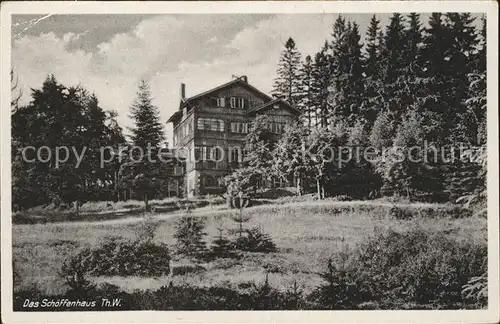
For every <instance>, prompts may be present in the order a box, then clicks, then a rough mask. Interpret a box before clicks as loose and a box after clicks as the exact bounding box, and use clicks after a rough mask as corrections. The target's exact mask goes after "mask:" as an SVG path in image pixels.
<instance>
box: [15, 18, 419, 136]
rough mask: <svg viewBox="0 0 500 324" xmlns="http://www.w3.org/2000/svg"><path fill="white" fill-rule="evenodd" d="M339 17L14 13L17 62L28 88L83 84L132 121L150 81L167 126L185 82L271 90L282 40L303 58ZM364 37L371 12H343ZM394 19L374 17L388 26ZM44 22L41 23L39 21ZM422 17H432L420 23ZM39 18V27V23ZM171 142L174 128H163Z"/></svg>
mask: <svg viewBox="0 0 500 324" xmlns="http://www.w3.org/2000/svg"><path fill="white" fill-rule="evenodd" d="M336 16H337V14H295V15H250V14H245V15H243V14H225V15H221V14H218V15H209V14H204V15H52V16H49V17H44V16H40V15H35V16H33V15H17V16H13V17H12V36H13V40H12V64H13V67H14V69H15V71H16V73H17V74H18V75H19V82H20V84H21V85H22V87H23V88H24V96H23V98H22V103H26V102H28V101H29V100H30V99H31V98H30V96H29V93H30V91H29V88H40V87H41V84H42V82H43V80H44V79H45V77H46V76H47V74H49V73H53V74H54V75H55V76H56V78H57V79H58V80H59V82H61V83H63V84H64V85H66V86H71V85H77V84H81V85H82V86H84V87H85V88H87V89H88V90H90V91H92V92H94V93H95V94H96V95H97V97H98V98H99V101H100V105H101V106H102V107H103V108H104V109H107V110H116V111H117V112H118V114H119V123H120V124H121V125H122V126H123V127H127V126H131V125H132V123H131V121H130V120H129V118H128V117H127V115H128V111H129V107H130V105H131V103H132V101H133V99H134V96H135V92H136V89H137V85H138V83H139V80H140V79H141V78H144V79H146V80H148V81H149V82H150V84H151V90H152V94H153V97H154V104H155V105H156V106H158V107H159V109H160V112H161V119H162V122H163V123H164V124H165V122H166V120H167V119H168V117H169V116H170V115H171V114H172V113H173V112H174V111H175V110H176V109H177V108H178V104H179V87H180V83H181V82H184V83H186V92H187V95H188V96H192V95H194V94H197V93H199V92H202V91H205V90H208V89H209V88H211V87H213V86H217V85H219V84H221V83H225V82H228V81H230V80H231V77H232V75H238V76H241V75H247V76H248V80H249V83H251V84H252V85H254V86H256V87H257V88H259V89H261V90H262V91H264V92H270V90H271V86H272V82H273V79H274V77H275V71H276V65H277V61H278V59H279V55H280V52H281V50H282V49H283V46H284V42H285V41H286V40H287V39H288V37H293V38H294V40H295V42H296V44H297V46H298V49H299V50H300V52H301V53H303V55H304V56H305V55H307V54H311V55H313V54H314V53H315V52H317V51H318V50H319V49H320V47H321V46H322V45H323V44H324V41H325V40H326V39H329V38H330V33H331V28H332V27H331V26H332V23H333V21H334V20H335V18H336ZM344 16H345V17H346V19H348V20H352V21H356V22H357V23H358V24H359V25H360V30H361V33H362V34H363V35H364V34H365V33H366V28H367V25H368V23H369V20H370V18H371V14H357V15H344ZM389 16H390V15H389V14H377V17H378V19H379V20H381V23H382V25H384V26H385V25H387V22H388V21H389ZM40 18H42V19H40ZM422 20H427V18H423V19H422ZM37 21H38V22H37ZM166 130H167V136H168V139H169V141H170V142H171V138H172V137H171V127H170V126H169V127H166Z"/></svg>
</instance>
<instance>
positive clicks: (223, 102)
mask: <svg viewBox="0 0 500 324" xmlns="http://www.w3.org/2000/svg"><path fill="white" fill-rule="evenodd" d="M225 106H226V98H224V97H221V98H217V107H225Z"/></svg>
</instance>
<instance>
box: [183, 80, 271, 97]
mask: <svg viewBox="0 0 500 324" xmlns="http://www.w3.org/2000/svg"><path fill="white" fill-rule="evenodd" d="M237 83H240V84H241V85H243V86H245V87H247V88H248V89H250V90H252V91H254V92H257V93H258V94H259V95H261V96H262V97H264V98H266V99H267V100H272V99H273V98H271V97H270V96H268V95H267V94H265V93H264V92H262V91H260V90H259V89H257V88H256V87H254V86H252V85H250V84H249V83H248V82H246V81H243V79H242V78H237V79H234V80H231V81H229V82H227V83H224V84H223V85H220V86H218V87H215V88H212V89H210V90H208V91H205V92H202V93H199V94H197V95H195V96H192V97H189V98H187V99H186V102H189V101H191V100H193V99H197V98H200V97H203V96H206V95H208V94H210V93H212V92H215V91H218V90H220V89H224V88H226V87H229V86H232V85H234V84H237Z"/></svg>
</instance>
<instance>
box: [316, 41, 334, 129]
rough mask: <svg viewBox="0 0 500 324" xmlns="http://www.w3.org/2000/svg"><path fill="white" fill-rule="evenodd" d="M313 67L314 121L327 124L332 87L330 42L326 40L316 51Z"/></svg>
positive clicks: (321, 124) (317, 123) (318, 123)
mask: <svg viewBox="0 0 500 324" xmlns="http://www.w3.org/2000/svg"><path fill="white" fill-rule="evenodd" d="M313 67H314V68H313V82H312V89H313V91H314V92H313V93H314V97H313V105H314V110H315V114H314V117H315V120H314V122H315V124H316V125H320V126H326V125H327V124H328V115H329V114H330V104H329V102H328V93H329V87H330V71H331V55H330V53H329V45H328V42H326V41H325V44H324V45H323V47H322V49H321V51H319V52H318V53H316V55H315V57H314V66H313Z"/></svg>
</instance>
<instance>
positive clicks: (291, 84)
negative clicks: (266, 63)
mask: <svg viewBox="0 0 500 324" xmlns="http://www.w3.org/2000/svg"><path fill="white" fill-rule="evenodd" d="M300 56H301V55H300V52H299V51H298V49H297V47H296V44H295V41H294V40H293V39H292V38H291V37H290V38H288V40H287V41H286V43H285V49H284V50H283V51H282V52H281V57H280V60H279V62H278V70H277V77H276V79H275V80H274V86H273V90H272V95H273V96H274V97H276V98H281V99H284V100H286V101H288V102H289V103H290V104H292V105H297V104H298V103H299V100H300V96H301V93H302V90H301V88H302V87H301V82H300Z"/></svg>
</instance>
